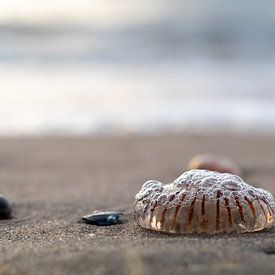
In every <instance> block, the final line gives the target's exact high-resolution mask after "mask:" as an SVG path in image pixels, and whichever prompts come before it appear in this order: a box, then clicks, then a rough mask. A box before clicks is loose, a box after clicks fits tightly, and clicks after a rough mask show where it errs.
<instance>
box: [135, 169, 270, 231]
mask: <svg viewBox="0 0 275 275" xmlns="http://www.w3.org/2000/svg"><path fill="white" fill-rule="evenodd" d="M274 210H275V202H274V198H273V196H272V194H271V193H270V192H268V191H266V190H264V189H260V188H255V187H253V186H251V185H249V184H247V183H245V182H244V181H243V180H242V179H241V178H240V177H239V176H237V175H234V174H230V173H220V172H215V171H208V170H199V169H194V170H190V171H187V172H185V173H183V174H182V175H181V176H180V177H179V178H177V179H176V180H175V181H174V182H173V183H169V184H162V183H161V182H159V181H155V180H150V181H147V182H146V183H144V184H143V186H142V188H141V190H140V191H139V192H138V193H137V194H136V196H135V209H134V216H135V220H136V222H137V223H138V224H139V225H140V226H141V227H143V228H146V229H151V230H156V231H162V232H169V233H184V234H185V233H197V234H200V233H205V234H217V233H245V232H255V231H260V230H263V229H265V228H269V227H271V226H272V224H273V219H274Z"/></svg>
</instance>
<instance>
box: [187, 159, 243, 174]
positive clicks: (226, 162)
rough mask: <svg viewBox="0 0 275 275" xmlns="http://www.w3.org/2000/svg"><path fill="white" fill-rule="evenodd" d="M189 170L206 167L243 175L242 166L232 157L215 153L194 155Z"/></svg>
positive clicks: (211, 169)
mask: <svg viewBox="0 0 275 275" xmlns="http://www.w3.org/2000/svg"><path fill="white" fill-rule="evenodd" d="M187 169H188V170H192V169H205V170H210V171H217V172H220V173H231V174H235V175H238V176H241V175H242V171H241V168H240V166H239V165H238V164H237V163H236V162H234V161H233V160H231V159H228V158H226V157H224V156H220V155H215V154H201V155H197V156H194V157H193V158H192V159H191V160H190V161H189V163H188V165H187Z"/></svg>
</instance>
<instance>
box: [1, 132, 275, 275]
mask: <svg viewBox="0 0 275 275" xmlns="http://www.w3.org/2000/svg"><path fill="white" fill-rule="evenodd" d="M204 152H213V153H220V154H223V155H226V156H228V157H230V158H232V159H234V160H236V161H238V162H239V164H240V165H241V166H242V168H243V169H244V178H245V179H246V181H247V182H249V183H251V184H253V185H255V186H261V187H264V188H266V189H268V190H270V191H272V193H273V194H274V193H275V139H272V138H252V137H250V138H247V137H241V138H236V137H229V136H227V137H203V136H195V137H185V136H180V135H171V136H163V137H139V138H138V137H125V138H114V139H111V138H101V139H100V138H88V137H87V138H17V139H13V138H5V139H1V140H0V193H2V194H4V195H5V196H7V197H8V198H9V199H10V200H11V201H12V202H13V203H14V214H13V219H11V220H6V221H0V274H130V275H131V274H188V275H190V274H205V273H206V272H208V273H209V274H250V275H251V274H260V273H262V274H274V273H275V261H274V260H275V229H274V228H272V229H269V230H266V231H264V232H262V233H255V234H244V235H222V236H195V235H188V236H174V235H169V234H159V233H155V232H150V231H147V230H143V229H141V228H139V227H138V226H137V225H136V223H135V221H134V219H133V208H132V205H133V200H134V199H133V197H134V195H135V193H136V192H137V191H138V190H139V189H140V187H141V185H142V184H143V183H144V182H145V181H146V180H148V179H158V180H160V181H162V182H168V181H172V180H174V179H175V178H176V177H177V176H179V175H180V174H181V173H182V172H183V171H184V170H185V167H186V164H187V161H188V160H189V159H190V157H192V156H193V155H194V154H197V153H204ZM105 209H106V210H121V211H123V212H124V213H125V222H124V223H123V224H120V225H115V226H111V227H97V226H93V225H87V224H84V223H81V222H80V218H81V216H83V215H85V214H88V213H90V212H92V211H93V210H105Z"/></svg>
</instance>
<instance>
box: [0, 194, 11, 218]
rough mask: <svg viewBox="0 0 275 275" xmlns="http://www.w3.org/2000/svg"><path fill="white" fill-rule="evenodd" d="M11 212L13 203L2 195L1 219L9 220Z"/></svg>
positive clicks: (0, 200) (0, 196) (0, 204)
mask: <svg viewBox="0 0 275 275" xmlns="http://www.w3.org/2000/svg"><path fill="white" fill-rule="evenodd" d="M11 211H12V208H11V203H10V202H9V201H8V199H6V198H5V197H4V196H3V195H0V219H9V218H10V217H11Z"/></svg>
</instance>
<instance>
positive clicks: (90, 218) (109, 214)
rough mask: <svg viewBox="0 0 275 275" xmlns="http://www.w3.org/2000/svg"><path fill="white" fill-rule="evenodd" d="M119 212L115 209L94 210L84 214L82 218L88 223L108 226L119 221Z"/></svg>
mask: <svg viewBox="0 0 275 275" xmlns="http://www.w3.org/2000/svg"><path fill="white" fill-rule="evenodd" d="M121 215H122V214H121V213H118V212H115V211H106V212H99V211H94V213H93V214H89V215H86V216H84V217H83V218H82V220H83V221H85V222H86V223H89V224H94V225H99V226H109V225H115V224H118V223H120V222H121V221H120V217H121Z"/></svg>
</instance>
